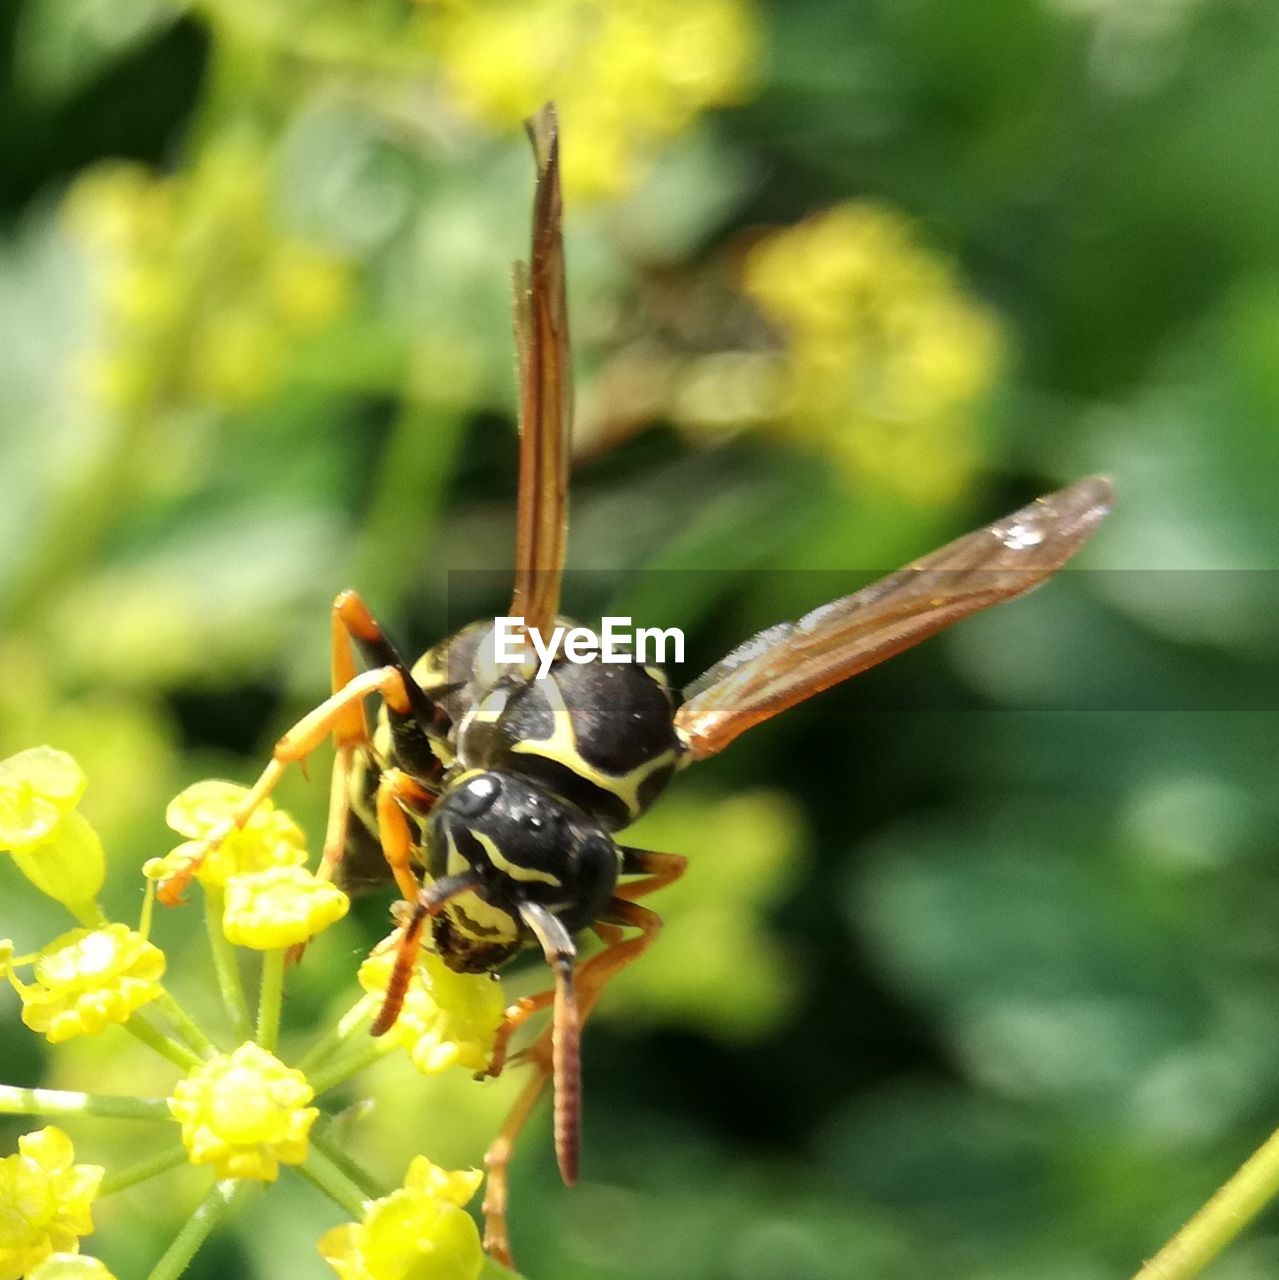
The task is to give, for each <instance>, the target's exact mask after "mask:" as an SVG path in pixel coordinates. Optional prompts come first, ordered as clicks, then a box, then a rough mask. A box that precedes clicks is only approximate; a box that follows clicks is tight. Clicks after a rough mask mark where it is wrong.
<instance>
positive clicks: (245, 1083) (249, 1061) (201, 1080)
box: [169, 1043, 319, 1182]
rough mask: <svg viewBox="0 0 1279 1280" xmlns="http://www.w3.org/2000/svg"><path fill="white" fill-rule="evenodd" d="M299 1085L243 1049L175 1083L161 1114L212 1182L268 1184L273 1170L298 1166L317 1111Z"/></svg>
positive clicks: (277, 1064) (259, 1053) (302, 1081)
mask: <svg viewBox="0 0 1279 1280" xmlns="http://www.w3.org/2000/svg"><path fill="white" fill-rule="evenodd" d="M313 1096H314V1091H313V1090H312V1088H311V1086H310V1084H308V1083H307V1079H306V1077H305V1076H304V1075H303V1074H302V1073H301V1072H300V1071H295V1070H294V1069H293V1068H291V1067H286V1066H285V1065H284V1063H282V1062H281V1061H280V1060H279V1059H278V1058H277V1057H276V1056H275V1055H274V1054H272V1053H268V1052H267V1051H266V1050H265V1049H263V1048H260V1047H259V1046H258V1045H256V1044H252V1043H246V1044H242V1045H240V1047H239V1048H238V1049H236V1050H235V1051H234V1052H232V1053H229V1054H225V1053H224V1054H219V1055H218V1056H217V1057H216V1058H212V1059H210V1060H209V1061H208V1062H203V1063H201V1064H200V1065H199V1066H197V1067H193V1068H192V1069H191V1071H190V1072H189V1073H188V1074H187V1076H186V1077H185V1078H184V1079H182V1080H179V1081H178V1084H177V1086H176V1088H175V1089H174V1090H173V1097H172V1098H170V1099H169V1110H170V1111H172V1112H173V1114H174V1116H175V1117H176V1118H177V1119H178V1120H179V1121H180V1122H181V1124H182V1145H183V1146H184V1147H186V1149H187V1155H188V1157H189V1158H190V1160H191V1163H192V1164H211V1165H213V1167H214V1169H215V1171H216V1172H217V1175H218V1177H219V1178H256V1179H258V1180H259V1181H262V1182H274V1181H275V1179H276V1177H277V1175H278V1174H279V1171H280V1165H281V1164H301V1163H302V1161H303V1160H305V1159H306V1153H307V1135H308V1134H309V1133H310V1130H311V1125H312V1124H314V1123H315V1118H316V1116H317V1115H319V1111H318V1110H317V1109H316V1108H315V1107H310V1106H307V1103H309V1102H310V1101H311V1098H312V1097H313Z"/></svg>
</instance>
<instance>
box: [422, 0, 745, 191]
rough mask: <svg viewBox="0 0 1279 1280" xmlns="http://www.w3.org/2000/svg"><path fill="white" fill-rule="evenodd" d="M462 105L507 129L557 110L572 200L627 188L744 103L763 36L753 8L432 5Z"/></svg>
mask: <svg viewBox="0 0 1279 1280" xmlns="http://www.w3.org/2000/svg"><path fill="white" fill-rule="evenodd" d="M435 4H436V8H437V9H438V11H439V12H438V17H437V29H438V41H439V48H440V58H441V60H442V62H443V64H444V69H445V76H446V78H447V81H448V84H449V87H450V88H451V90H452V92H453V94H454V96H455V98H456V100H457V102H458V103H459V105H460V106H461V107H462V108H463V109H465V110H467V111H469V112H470V113H472V114H473V115H475V116H477V117H479V118H480V119H483V120H486V121H489V122H491V123H493V124H496V125H498V126H500V127H502V128H503V129H507V128H509V127H510V126H511V125H512V124H518V123H519V122H520V121H521V120H523V119H525V118H526V117H527V116H530V115H532V114H533V112H534V111H536V110H537V108H538V107H540V106H541V105H542V103H543V102H546V101H547V100H548V99H554V100H555V101H556V102H557V103H558V104H559V108H560V113H561V116H562V117H563V119H564V120H565V121H566V126H565V137H566V139H567V140H566V142H565V145H564V155H563V175H564V187H565V190H566V191H567V192H568V193H569V195H570V197H571V198H573V199H579V200H580V199H585V198H590V197H599V196H611V195H615V194H617V193H619V192H622V191H625V190H626V189H627V188H628V187H630V186H633V185H634V184H635V182H636V181H637V180H638V179H639V178H640V177H641V176H642V174H643V172H644V170H645V168H646V167H647V164H648V161H649V159H650V158H651V156H652V155H653V153H654V152H655V151H656V150H657V149H658V148H659V147H660V146H661V144H662V143H663V142H665V141H666V140H667V139H668V138H670V137H672V136H674V135H675V134H677V133H679V132H680V131H682V130H684V129H687V128H688V126H689V125H690V124H691V123H692V121H693V120H694V119H695V118H696V116H697V115H698V114H699V113H701V112H702V111H705V110H706V109H707V108H709V107H713V106H717V105H721V104H726V103H732V102H737V101H740V100H741V99H742V98H743V97H745V96H746V94H747V91H748V90H749V87H750V83H751V71H752V68H753V66H754V63H755V60H756V57H757V53H758V45H759V32H758V27H757V20H756V17H755V14H754V10H753V6H752V5H751V4H750V3H749V0H476V2H475V3H470V2H468V3H460V2H459V0H435Z"/></svg>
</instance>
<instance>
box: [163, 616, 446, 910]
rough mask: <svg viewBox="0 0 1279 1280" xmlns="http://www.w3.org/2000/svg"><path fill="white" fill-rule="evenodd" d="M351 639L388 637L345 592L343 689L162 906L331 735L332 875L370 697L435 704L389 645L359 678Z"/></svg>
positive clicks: (290, 738) (274, 759) (337, 632)
mask: <svg viewBox="0 0 1279 1280" xmlns="http://www.w3.org/2000/svg"><path fill="white" fill-rule="evenodd" d="M351 640H355V641H356V642H357V643H361V644H364V643H373V642H376V641H380V640H381V632H380V630H379V629H378V628H377V624H376V623H375V622H374V621H373V619H372V618H371V616H370V615H369V613H368V610H367V609H365V607H364V605H363V603H362V602H361V601H360V599H359V597H358V596H356V595H355V594H354V593H353V592H343V593H342V595H340V596H338V598H337V599H336V600H335V601H334V603H333V654H332V678H333V682H334V685H335V688H334V690H333V692H332V694H331V695H330V696H329V697H328V698H326V699H325V700H324V702H322V703H321V704H320V705H319V706H318V707H316V708H315V709H314V710H312V711H309V712H308V713H307V714H306V715H305V716H303V717H302V719H301V720H299V721H298V722H297V723H296V724H295V725H294V726H293V727H292V728H291V729H289V731H288V732H287V733H285V734H284V735H283V737H281V738H280V739H279V741H278V742H277V743H276V744H275V749H274V750H273V751H272V753H271V760H270V762H269V763H268V764H267V766H266V768H265V769H263V770H262V772H261V774H259V775H258V779H257V781H256V782H255V783H254V784H253V786H252V787H251V788H250V790H249V793H248V795H247V796H245V798H244V800H243V801H241V803H240V804H239V806H238V807H237V808H236V809H235V811H234V812H233V813H232V814H231V816H230V817H229V818H227V819H226V821H225V822H223V823H221V824H220V825H219V826H217V827H215V828H214V829H213V830H212V831H211V832H210V833H209V834H208V835H207V836H205V838H204V839H203V840H201V841H200V842H199V844H198V845H197V847H196V849H195V850H194V851H193V852H192V854H191V855H190V857H189V858H188V859H187V861H186V863H185V864H184V865H183V866H182V867H181V868H180V869H178V870H177V871H175V872H174V873H173V874H172V875H170V876H168V877H167V878H166V879H164V880H163V881H161V883H160V888H159V898H160V901H161V902H163V903H165V904H166V905H167V906H176V905H177V904H178V903H179V902H180V901H181V897H182V893H183V891H184V890H185V889H186V887H187V885H188V884H190V882H191V878H192V876H194V875H195V873H196V872H197V871H198V870H199V869H200V865H201V863H202V862H203V861H204V859H205V858H206V857H207V856H208V855H209V854H210V853H211V852H212V851H213V850H214V849H216V848H217V847H218V845H220V844H221V843H222V841H223V840H225V839H226V838H227V837H228V836H229V835H230V834H231V833H232V832H233V831H235V830H237V829H238V828H240V827H243V826H244V825H245V823H247V822H248V820H249V819H250V818H251V817H252V815H253V812H254V810H255V809H256V808H257V807H258V806H259V805H260V804H261V803H262V801H263V800H265V799H266V798H267V797H268V796H269V795H270V794H271V792H272V791H274V790H275V787H276V785H277V784H278V782H279V780H280V778H281V777H282V776H283V774H284V771H285V769H287V768H288V766H289V765H290V764H294V763H297V762H300V761H302V760H305V759H306V757H307V756H309V755H310V754H311V752H312V751H314V750H315V749H316V748H317V747H318V746H319V745H320V744H321V743H322V742H323V741H324V740H325V738H327V737H328V736H329V735H330V734H332V735H333V737H334V740H335V742H336V744H337V747H338V760H337V764H336V765H335V769H334V775H335V776H334V781H333V786H332V789H331V791H330V802H329V820H328V826H327V830H326V835H325V842H324V846H325V847H324V862H323V866H324V867H325V874H330V873H331V871H332V868H333V866H334V865H335V864H336V863H337V861H338V860H340V858H341V853H342V849H343V847H344V844H345V839H346V826H347V822H348V819H349V806H350V799H349V793H350V777H351V772H352V769H353V767H354V760H355V758H356V755H357V754H358V753H359V752H360V751H362V750H367V748H368V725H367V722H366V721H365V718H364V708H363V703H364V700H365V699H366V698H368V697H370V696H371V695H374V694H376V695H378V696H379V697H381V698H382V700H383V701H384V702H385V703H386V704H387V706H388V707H390V708H391V709H392V710H393V711H396V712H399V713H400V714H401V715H404V716H406V717H407V716H410V715H412V714H413V712H414V711H415V709H417V704H419V702H420V701H426V703H427V705H428V706H429V705H430V703H429V700H427V699H426V695H425V694H424V693H423V692H422V691H421V690H420V689H418V688H417V686H416V684H414V682H413V679H412V677H411V676H410V675H409V674H408V673H407V671H406V670H405V668H404V665H403V663H402V662H400V661H399V660H398V658H397V657H395V655H394V652H393V651H391V650H390V646H389V645H388V646H386V650H387V652H388V653H389V655H390V657H391V661H389V662H386V663H384V664H383V665H381V666H379V667H377V668H375V669H373V670H370V671H364V672H359V673H357V672H356V669H355V658H354V655H353V654H352V652H351V644H350V641H351ZM339 682H340V683H339ZM414 694H416V695H417V696H416V697H415V696H414Z"/></svg>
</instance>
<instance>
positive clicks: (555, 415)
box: [511, 103, 573, 632]
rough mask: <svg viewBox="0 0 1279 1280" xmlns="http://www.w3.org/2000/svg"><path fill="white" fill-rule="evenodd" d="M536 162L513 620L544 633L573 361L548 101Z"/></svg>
mask: <svg viewBox="0 0 1279 1280" xmlns="http://www.w3.org/2000/svg"><path fill="white" fill-rule="evenodd" d="M527 128H528V134H529V138H530V140H531V141H532V143H533V154H534V157H535V159H536V161H537V192H536V195H535V197H534V202H533V246H532V253H531V255H530V259H529V262H528V263H517V264H516V267H515V345H516V352H517V356H518V375H519V385H520V410H519V412H520V496H519V508H518V514H517V516H516V533H515V592H514V595H513V598H512V600H511V616H512V617H518V618H523V619H524V620H525V622H526V623H527V625H528V626H530V627H536V628H537V629H538V630H540V631H543V632H545V631H548V630H549V629H550V627H551V625H552V624H553V623H554V621H555V616H556V614H557V613H558V611H559V599H560V578H561V575H562V573H563V569H564V554H565V548H566V544H567V541H568V449H569V438H570V435H571V432H572V420H573V385H572V359H571V355H570V351H569V340H568V308H567V304H566V301H565V290H564V241H563V236H562V234H561V226H562V223H563V215H564V203H563V198H562V196H561V193H560V162H559V131H558V125H557V122H556V116H555V108H554V106H553V105H551V104H549V103H548V104H547V105H546V106H545V107H543V108H542V110H541V111H539V112H538V114H537V115H536V116H534V117H533V119H531V120H530V121H528V124H527Z"/></svg>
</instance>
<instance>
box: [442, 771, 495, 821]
mask: <svg viewBox="0 0 1279 1280" xmlns="http://www.w3.org/2000/svg"><path fill="white" fill-rule="evenodd" d="M501 794H502V784H501V783H500V782H499V781H498V780H497V779H496V778H495V777H494V776H493V775H492V774H491V773H484V774H481V775H480V776H479V777H478V778H472V779H471V780H470V782H467V783H464V784H463V785H462V786H460V787H458V788H457V790H456V791H454V792H453V793H452V794H451V795H450V797H449V804H450V806H451V808H452V809H453V812H454V813H456V814H457V815H458V816H459V817H462V818H478V817H479V816H480V815H481V814H484V813H487V812H488V811H489V810H490V809H491V808H492V807H493V804H494V802H495V801H496V800H497V798H498V796H500V795H501Z"/></svg>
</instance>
